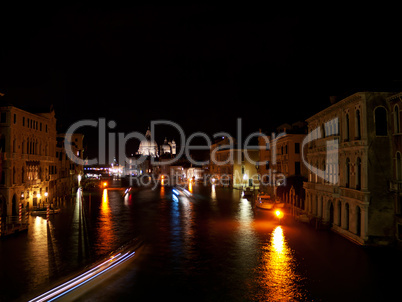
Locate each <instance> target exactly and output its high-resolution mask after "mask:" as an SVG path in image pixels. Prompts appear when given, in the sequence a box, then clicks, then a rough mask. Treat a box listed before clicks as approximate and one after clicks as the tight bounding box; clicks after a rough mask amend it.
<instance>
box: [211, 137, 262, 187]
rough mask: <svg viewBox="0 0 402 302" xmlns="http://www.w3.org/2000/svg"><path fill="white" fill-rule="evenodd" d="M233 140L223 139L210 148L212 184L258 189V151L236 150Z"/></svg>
mask: <svg viewBox="0 0 402 302" xmlns="http://www.w3.org/2000/svg"><path fill="white" fill-rule="evenodd" d="M234 143H235V142H234V139H233V138H227V137H224V138H223V139H222V140H220V141H218V142H215V143H214V144H212V145H211V147H210V151H211V152H210V162H209V173H210V177H211V180H212V183H215V184H220V185H224V186H226V185H227V186H231V187H235V188H245V187H254V188H255V189H257V188H259V183H260V182H259V174H258V171H257V168H258V161H259V151H258V149H255V150H251V149H236V148H234Z"/></svg>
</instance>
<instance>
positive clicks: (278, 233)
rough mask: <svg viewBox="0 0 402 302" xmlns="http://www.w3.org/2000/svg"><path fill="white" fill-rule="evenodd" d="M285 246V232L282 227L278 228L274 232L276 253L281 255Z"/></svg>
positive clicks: (273, 242) (273, 243)
mask: <svg viewBox="0 0 402 302" xmlns="http://www.w3.org/2000/svg"><path fill="white" fill-rule="evenodd" d="M284 244H285V242H284V238H283V230H282V228H281V227H280V226H277V227H276V228H275V230H274V232H273V239H272V246H273V247H274V250H275V251H276V252H278V253H281V252H282V251H283V248H284Z"/></svg>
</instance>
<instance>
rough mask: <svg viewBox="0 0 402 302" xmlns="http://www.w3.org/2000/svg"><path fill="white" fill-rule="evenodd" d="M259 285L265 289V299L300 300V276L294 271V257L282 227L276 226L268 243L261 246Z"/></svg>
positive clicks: (301, 295) (301, 296) (301, 294)
mask: <svg viewBox="0 0 402 302" xmlns="http://www.w3.org/2000/svg"><path fill="white" fill-rule="evenodd" d="M261 260H262V263H261V268H262V270H263V274H262V276H261V280H260V286H261V287H263V288H265V289H266V291H265V292H266V299H267V300H270V301H272V300H274V301H279V300H284V301H294V300H302V298H303V296H304V294H303V292H302V290H301V287H300V285H299V283H298V282H299V281H300V279H299V278H300V276H298V274H297V273H296V271H295V263H296V261H295V259H294V256H293V252H292V250H291V249H290V248H289V246H288V245H287V243H286V240H285V236H284V232H283V228H282V227H281V226H276V227H275V229H274V230H273V232H272V234H271V239H270V242H269V243H268V244H266V245H265V246H263V255H262V259H261Z"/></svg>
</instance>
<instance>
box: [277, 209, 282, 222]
mask: <svg viewBox="0 0 402 302" xmlns="http://www.w3.org/2000/svg"><path fill="white" fill-rule="evenodd" d="M275 215H276V217H278V219H279V223H281V218H283V212H282V211H280V210H276V211H275Z"/></svg>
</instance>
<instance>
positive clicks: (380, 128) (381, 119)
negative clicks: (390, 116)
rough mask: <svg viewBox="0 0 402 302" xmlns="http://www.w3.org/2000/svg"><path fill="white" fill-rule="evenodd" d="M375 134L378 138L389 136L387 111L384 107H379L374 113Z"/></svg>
mask: <svg viewBox="0 0 402 302" xmlns="http://www.w3.org/2000/svg"><path fill="white" fill-rule="evenodd" d="M374 123H375V134H376V135H378V136H386V135H388V131H387V110H386V109H385V108H384V107H377V108H376V109H375V111H374Z"/></svg>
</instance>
